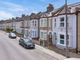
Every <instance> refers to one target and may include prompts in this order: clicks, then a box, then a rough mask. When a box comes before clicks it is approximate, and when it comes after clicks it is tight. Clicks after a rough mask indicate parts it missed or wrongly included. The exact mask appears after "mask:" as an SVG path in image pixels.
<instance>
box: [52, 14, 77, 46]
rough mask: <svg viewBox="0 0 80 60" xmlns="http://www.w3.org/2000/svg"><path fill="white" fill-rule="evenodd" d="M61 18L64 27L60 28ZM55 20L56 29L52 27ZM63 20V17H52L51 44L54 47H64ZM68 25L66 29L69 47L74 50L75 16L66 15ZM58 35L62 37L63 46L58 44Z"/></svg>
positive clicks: (64, 31)
mask: <svg viewBox="0 0 80 60" xmlns="http://www.w3.org/2000/svg"><path fill="white" fill-rule="evenodd" d="M61 17H64V27H60V18H61ZM55 19H56V27H55V26H54V24H55ZM65 19H66V18H65V15H59V16H56V17H53V20H52V23H53V24H52V34H53V37H52V41H53V44H54V45H56V46H62V47H65V46H66V20H65ZM68 23H69V27H68V35H69V47H71V48H76V15H75V14H73V15H68ZM54 33H56V36H57V40H55V39H54V38H55V37H54ZM60 34H63V35H64V44H60Z"/></svg>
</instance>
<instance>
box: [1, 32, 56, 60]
mask: <svg viewBox="0 0 80 60" xmlns="http://www.w3.org/2000/svg"><path fill="white" fill-rule="evenodd" d="M18 43H19V42H18V40H17V39H10V38H8V34H6V33H5V32H3V31H0V60H57V59H56V58H54V57H52V56H50V55H48V54H46V53H44V52H43V51H41V50H40V49H37V48H35V49H25V48H23V47H22V46H20V45H19V44H18Z"/></svg>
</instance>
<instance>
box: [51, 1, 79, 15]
mask: <svg viewBox="0 0 80 60" xmlns="http://www.w3.org/2000/svg"><path fill="white" fill-rule="evenodd" d="M65 6H66V5H63V6H62V7H60V8H58V9H57V10H55V11H53V12H52V16H56V15H60V14H65ZM76 11H80V2H78V3H74V4H70V5H67V13H76Z"/></svg>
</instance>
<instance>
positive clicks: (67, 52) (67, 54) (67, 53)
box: [65, 0, 69, 58]
mask: <svg viewBox="0 0 80 60" xmlns="http://www.w3.org/2000/svg"><path fill="white" fill-rule="evenodd" d="M65 16H66V57H67V58H69V49H68V45H69V41H68V16H67V0H65Z"/></svg>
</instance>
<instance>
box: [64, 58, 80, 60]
mask: <svg viewBox="0 0 80 60" xmlns="http://www.w3.org/2000/svg"><path fill="white" fill-rule="evenodd" d="M64 60H80V58H67V59H64Z"/></svg>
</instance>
